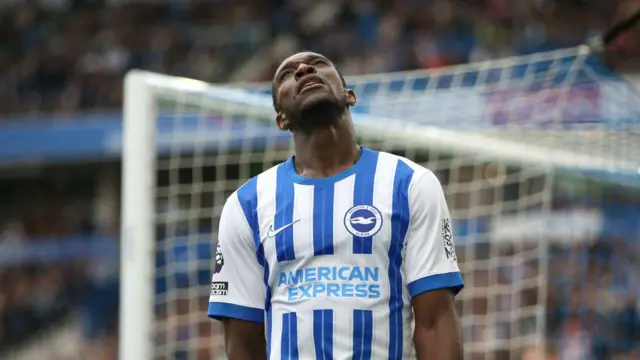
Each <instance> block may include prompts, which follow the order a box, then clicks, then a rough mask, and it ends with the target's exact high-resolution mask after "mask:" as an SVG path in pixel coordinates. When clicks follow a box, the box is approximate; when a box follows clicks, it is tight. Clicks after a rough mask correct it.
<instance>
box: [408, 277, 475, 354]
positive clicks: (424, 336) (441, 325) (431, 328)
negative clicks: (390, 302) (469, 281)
mask: <svg viewBox="0 0 640 360" xmlns="http://www.w3.org/2000/svg"><path fill="white" fill-rule="evenodd" d="M453 301H454V297H453V294H452V293H451V291H450V290H449V289H439V290H433V291H429V292H426V293H423V294H420V295H418V296H416V297H415V298H413V300H412V305H413V312H414V315H415V323H416V324H415V331H414V333H413V341H414V343H415V347H416V355H417V360H425V359H430V360H458V359H462V354H463V352H462V334H461V331H460V322H459V320H458V315H457V314H456V310H455V306H454V302H453Z"/></svg>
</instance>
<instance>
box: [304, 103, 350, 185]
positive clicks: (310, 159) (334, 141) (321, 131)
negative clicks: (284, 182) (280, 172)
mask: <svg viewBox="0 0 640 360" xmlns="http://www.w3.org/2000/svg"><path fill="white" fill-rule="evenodd" d="M294 143H295V154H296V156H295V167H296V172H297V173H298V174H300V175H301V176H304V177H308V178H322V177H328V176H333V175H336V174H339V173H341V172H342V171H344V170H346V169H348V168H350V167H351V166H353V164H355V162H356V161H357V160H358V159H359V158H360V153H361V150H360V147H359V146H358V143H357V141H356V135H355V130H354V128H353V125H352V123H351V118H350V117H348V115H347V116H346V117H345V118H344V119H341V121H338V122H336V123H335V124H334V125H331V126H327V127H323V128H317V129H315V130H314V131H313V132H312V133H310V134H305V133H295V134H294Z"/></svg>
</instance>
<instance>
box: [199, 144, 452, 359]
mask: <svg viewBox="0 0 640 360" xmlns="http://www.w3.org/2000/svg"><path fill="white" fill-rule="evenodd" d="M451 236H452V231H451V223H450V220H449V211H448V208H447V204H446V202H445V198H444V194H443V191H442V187H441V185H440V183H439V182H438V179H437V178H436V177H435V175H434V174H433V173H432V172H431V171H429V170H427V169H425V168H423V167H421V166H419V165H417V164H415V163H413V162H411V161H409V160H407V159H405V158H402V157H399V156H396V155H392V154H389V153H384V152H376V151H373V150H370V149H367V148H363V151H362V156H361V157H360V159H359V160H358V162H357V163H356V164H355V165H353V166H352V167H351V168H350V169H348V170H346V171H344V172H342V173H340V174H337V175H335V176H331V177H328V178H313V179H311V178H305V177H302V176H300V175H298V174H297V173H296V171H295V168H294V165H293V158H291V159H289V160H288V161H287V162H285V163H283V164H280V165H278V166H276V167H274V168H271V169H269V170H267V171H265V172H264V173H262V174H260V175H258V176H257V177H255V178H253V179H251V180H249V181H248V182H247V183H246V184H244V185H243V186H242V187H240V188H239V189H238V190H237V191H236V192H235V193H234V194H232V195H231V196H230V197H229V199H228V200H227V202H226V204H225V206H224V209H223V211H222V216H221V219H220V228H219V236H218V247H217V249H218V251H217V254H216V261H215V269H214V275H213V278H212V289H211V297H210V299H209V310H208V315H209V316H210V317H212V318H218V319H219V318H224V317H231V318H237V319H242V320H247V321H254V322H260V323H262V322H264V323H265V329H266V338H267V344H268V345H267V347H268V348H267V352H268V358H269V359H286V360H289V359H296V360H297V359H322V360H329V359H362V360H367V359H393V360H398V359H414V358H415V349H414V345H413V340H412V337H413V324H412V320H413V312H412V309H411V303H410V299H411V298H412V297H414V296H417V295H419V294H421V293H424V292H426V291H430V290H434V289H441V288H450V289H451V290H452V291H453V292H454V293H457V292H458V291H459V290H460V289H461V288H462V287H463V281H462V277H461V275H460V271H459V269H458V265H457V260H456V256H455V250H454V248H453V240H452V237H451Z"/></svg>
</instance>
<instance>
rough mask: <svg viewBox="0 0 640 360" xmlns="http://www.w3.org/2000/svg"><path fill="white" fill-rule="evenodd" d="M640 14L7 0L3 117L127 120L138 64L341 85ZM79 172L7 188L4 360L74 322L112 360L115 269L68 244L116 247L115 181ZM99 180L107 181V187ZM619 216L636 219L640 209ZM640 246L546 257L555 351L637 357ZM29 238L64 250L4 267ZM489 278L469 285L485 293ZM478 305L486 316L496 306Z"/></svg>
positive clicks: (504, 4)
mask: <svg viewBox="0 0 640 360" xmlns="http://www.w3.org/2000/svg"><path fill="white" fill-rule="evenodd" d="M120 3H122V4H120ZM638 7H640V1H636V0H591V1H589V0H518V1H516V0H484V1H481V0H458V1H453V0H406V1H388V0H359V1H334V2H318V1H314V0H269V1H256V0H210V1H140V2H136V1H117V0H111V1H108V0H69V1H64V0H55V1H54V0H49V1H47V0H40V1H33V0H24V1H14V2H6V3H5V2H0V49H1V50H2V51H0V65H1V66H0V69H1V70H0V115H2V116H6V115H16V114H26V115H36V114H37V115H43V116H48V115H56V114H70V113H77V112H86V111H104V110H119V109H120V107H121V102H122V77H123V75H124V74H125V73H126V71H127V70H129V69H131V68H143V69H147V70H151V71H157V72H161V73H168V74H172V75H180V76H187V77H192V78H197V79H202V80H206V81H212V82H224V81H236V80H240V81H268V80H270V79H271V76H272V74H273V70H274V67H275V66H276V65H277V64H278V62H279V61H280V60H282V58H284V57H285V56H286V55H287V54H288V52H291V51H297V50H300V49H313V50H315V51H318V52H322V53H324V54H326V55H327V56H328V57H330V58H331V59H333V60H334V61H335V63H336V65H337V66H338V67H339V68H340V69H341V71H342V72H343V73H344V74H362V73H373V72H388V71H396V70H406V69H417V68H436V67H443V66H448V65H454V64H463V63H467V62H474V61H481V60H488V59H493V58H500V57H506V56H512V55H518V54H528V53H532V52H538V51H546V50H552V49H557V48H562V47H567V46H572V45H577V44H580V43H582V42H584V41H585V40H587V39H589V38H590V37H592V36H594V35H597V34H600V33H601V32H602V31H603V30H604V29H606V28H607V27H608V26H610V25H611V23H612V22H613V21H614V19H620V18H622V17H624V16H626V15H628V14H630V13H632V12H633V11H634V10H635V9H637V8H638ZM256 57H257V60H258V62H257V63H256V62H255V61H252V60H255V59H254V58H256ZM23 121H30V120H29V118H28V117H26V118H24V120H23ZM0 122H2V118H0ZM0 146H1V145H0ZM78 169H79V167H70V168H64V169H59V170H51V169H49V170H47V171H46V172H43V173H41V174H28V173H27V174H26V175H25V174H23V176H19V177H16V178H15V179H12V178H0V198H1V199H2V200H3V201H2V203H1V204H0V288H1V289H2V291H1V292H0V357H2V351H4V350H7V349H14V348H18V347H19V346H20V345H23V344H25V343H28V342H29V341H32V340H34V339H36V338H37V337H38V336H40V335H41V334H43V333H46V332H47V331H48V330H50V329H52V328H53V327H52V326H54V325H57V324H60V322H61V321H65V320H68V318H69V316H71V315H73V314H76V313H78V312H80V313H81V314H83V315H82V317H81V320H80V322H81V323H82V329H83V337H86V338H87V339H89V342H88V344H89V345H88V347H86V348H84V351H86V353H82V355H81V356H80V358H81V359H85V360H94V359H96V360H97V359H99V360H106V359H115V352H114V347H113V346H110V345H112V344H113V342H114V341H115V340H114V339H115V338H116V332H115V321H116V319H117V263H116V262H115V261H116V258H115V256H97V255H98V253H100V251H98V252H96V251H92V249H91V248H87V249H84V248H83V249H84V250H82V251H81V250H78V249H80V248H79V247H78V246H77V243H76V242H74V241H76V240H77V239H79V238H80V239H95V238H99V239H103V238H104V239H111V240H108V241H113V242H116V241H117V240H116V237H117V233H118V222H117V210H116V209H117V198H118V193H117V190H116V188H117V186H115V185H114V184H116V183H117V176H116V174H117V171H113V169H112V171H111V172H112V173H113V174H111V175H112V176H106V177H105V176H104V175H103V174H102V173H101V172H100V171H97V172H96V171H94V170H95V169H89V170H88V171H87V170H83V171H84V175H78V171H79V170H78ZM52 171H53V172H52ZM98 177H99V178H98ZM104 178H108V179H111V180H110V181H107V184H106V185H104V184H103V185H100V184H98V183H99V182H100V181H102V179H104ZM29 179H32V180H29ZM33 179H35V180H33ZM96 189H102V190H96ZM614 207H616V208H620V206H619V203H617V205H615V206H614ZM565 208H566V207H565ZM624 208H625V209H626V208H629V209H636V210H637V209H638V208H640V202H632V203H629V204H627V205H625V207H624ZM629 211H630V212H631V213H633V212H634V211H635V210H633V211H632V210H629ZM632 216H637V214H636V215H632ZM637 240H638V239H637V238H633V239H620V238H616V237H602V238H600V239H598V241H596V242H595V243H590V244H579V245H575V246H568V247H558V248H554V249H552V252H551V255H550V256H551V258H550V259H551V263H552V265H554V266H552V268H551V269H550V274H549V275H548V277H549V279H553V281H551V283H552V284H551V286H550V288H549V297H548V298H549V303H548V304H547V306H548V308H549V309H550V311H549V314H548V315H549V316H548V319H547V335H548V337H549V338H550V339H560V341H561V342H562V346H554V344H553V342H550V346H549V352H550V354H551V353H553V354H555V355H557V356H558V358H559V359H567V360H573V359H576V360H578V359H580V360H582V359H610V358H612V356H613V354H623V355H624V356H629V359H637V358H640V354H639V353H638V346H639V345H640V317H639V315H638V310H637V309H638V307H639V306H638V298H637V294H638V293H639V292H640V288H637V287H636V288H634V287H630V285H631V284H640V278H638V277H630V274H634V273H637V272H638V266H637V264H638V262H640V260H639V259H640V253H639V251H638V246H637ZM634 241H635V242H634ZM25 243H39V244H43V243H46V244H49V245H52V246H53V247H56V248H58V249H59V250H60V253H59V254H58V255H57V256H49V257H47V258H46V259H43V258H39V257H32V258H29V259H24V261H19V262H17V261H15V260H13V261H12V260H11V259H12V257H11V256H6V254H7V252H8V251H9V250H7V249H12V246H17V245H20V244H25ZM63 249H71V250H74V251H71V250H69V251H65V250H63ZM3 252H5V253H4V255H5V256H2V255H3ZM101 253H102V255H105V254H107V253H108V252H101ZM478 254H480V253H478ZM479 256H480V255H479ZM566 264H571V268H572V269H575V271H574V272H567V271H566V269H567V266H569V265H566ZM560 266H562V267H560ZM534 269H537V267H536V265H535V264H529V265H527V264H524V263H523V264H520V268H519V269H518V270H517V273H519V274H524V273H527V272H529V273H531V272H532V271H533V273H532V274H533V275H532V276H540V274H538V273H537V272H536V271H537V270H534ZM501 272H503V273H504V274H505V275H500V279H499V281H500V282H501V283H502V282H504V284H510V283H513V282H514V281H517V280H518V279H516V278H513V274H514V273H516V272H515V270H514V269H502V270H501ZM507 274H510V275H509V276H507ZM483 276H485V275H483V274H479V275H478V276H476V277H475V278H476V279H477V283H473V284H470V286H476V287H478V288H481V287H482V286H483V285H482V284H483V281H488V279H483ZM503 276H504V277H503ZM523 276H524V275H523ZM576 279H580V281H576ZM545 281H546V280H545ZM567 284H573V285H572V286H573V287H567V286H568V285H567ZM596 295H597V297H598V298H597V299H596ZM496 296H497V297H498V298H500V299H502V300H496V301H498V302H505V303H508V304H511V305H505V307H504V308H498V309H493V311H498V310H504V311H506V310H509V309H510V307H509V306H514V304H516V305H518V304H517V302H515V300H511V299H512V297H511V295H510V294H496ZM502 296H504V299H503V297H502ZM536 296H537V293H533V294H527V295H523V298H524V299H527V298H531V297H533V299H535V298H536ZM634 296H636V297H634ZM523 301H526V300H523ZM531 301H535V300H531ZM603 304H604V305H603ZM474 306H475V305H474ZM478 306H479V308H484V309H485V310H486V303H485V304H483V303H482V302H480V303H479V305H478ZM603 306H604V307H603ZM78 309H80V311H78ZM480 312H482V310H480ZM585 319H586V320H585ZM167 322H168V323H169V325H172V324H173V323H171V322H169V321H167ZM509 326H513V325H509ZM509 326H507V327H505V328H494V329H475V328H474V329H467V330H468V331H469V333H468V334H467V336H470V337H471V338H473V339H476V340H477V339H482V338H483V337H485V338H486V339H487V341H488V342H489V340H490V339H493V340H495V339H498V340H499V339H501V338H506V337H508V334H512V333H513V332H514V331H515V330H513V329H511V328H510V327H509ZM207 329H209V328H207ZM207 331H208V330H207ZM501 334H502V335H501ZM219 345H220V344H217V345H216V346H219ZM555 345H557V344H555ZM209 346H210V344H209ZM98 350H100V351H98ZM634 351H635V352H634ZM531 356H533V357H531V358H527V359H533V360H541V359H552V358H553V357H552V356H551V355H549V356H548V357H536V356H538V355H531ZM62 358H64V357H62Z"/></svg>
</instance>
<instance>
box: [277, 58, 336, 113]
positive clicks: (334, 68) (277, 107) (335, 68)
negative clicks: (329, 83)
mask: <svg viewBox="0 0 640 360" xmlns="http://www.w3.org/2000/svg"><path fill="white" fill-rule="evenodd" d="M333 68H334V69H336V72H337V73H338V76H339V77H340V82H341V83H342V87H343V88H345V89H346V88H347V82H346V81H345V80H344V76H342V73H341V72H340V70H338V68H336V67H335V66H334V67H333ZM276 90H277V89H276V79H273V81H271V100H273V109H274V110H275V111H276V112H278V99H276Z"/></svg>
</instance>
